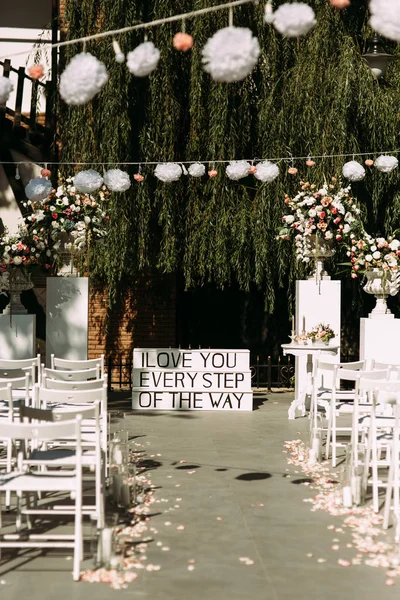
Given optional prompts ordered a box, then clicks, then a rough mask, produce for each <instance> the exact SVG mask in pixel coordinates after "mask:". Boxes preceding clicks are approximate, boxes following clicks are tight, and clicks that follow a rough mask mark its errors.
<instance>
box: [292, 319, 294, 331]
mask: <svg viewBox="0 0 400 600" xmlns="http://www.w3.org/2000/svg"><path fill="white" fill-rule="evenodd" d="M292 331H294V316H292Z"/></svg>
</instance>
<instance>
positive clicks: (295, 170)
mask: <svg viewBox="0 0 400 600" xmlns="http://www.w3.org/2000/svg"><path fill="white" fill-rule="evenodd" d="M288 173H289V175H297V173H298V170H297V169H296V167H289V168H288Z"/></svg>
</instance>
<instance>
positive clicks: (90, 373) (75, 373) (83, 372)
mask: <svg viewBox="0 0 400 600" xmlns="http://www.w3.org/2000/svg"><path fill="white" fill-rule="evenodd" d="M100 372H101V369H100V366H99V365H96V366H95V367H90V368H89V369H80V370H62V369H49V368H47V367H45V366H44V365H42V379H43V378H44V377H47V378H48V379H57V380H59V381H94V380H96V379H104V378H103V377H102V378H100Z"/></svg>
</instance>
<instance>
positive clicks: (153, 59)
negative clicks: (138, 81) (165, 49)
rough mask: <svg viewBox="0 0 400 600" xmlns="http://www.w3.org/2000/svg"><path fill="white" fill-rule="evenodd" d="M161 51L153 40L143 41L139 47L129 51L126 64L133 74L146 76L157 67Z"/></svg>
mask: <svg viewBox="0 0 400 600" xmlns="http://www.w3.org/2000/svg"><path fill="white" fill-rule="evenodd" d="M159 60H160V51H159V50H158V49H157V48H156V47H155V46H154V44H153V42H143V44H140V45H139V46H138V47H137V48H135V49H134V50H132V51H131V52H128V55H127V57H126V64H127V66H128V69H129V71H130V72H131V73H132V75H135V76H136V77H146V75H149V74H150V73H151V72H152V71H154V69H156V68H157V65H158V61H159Z"/></svg>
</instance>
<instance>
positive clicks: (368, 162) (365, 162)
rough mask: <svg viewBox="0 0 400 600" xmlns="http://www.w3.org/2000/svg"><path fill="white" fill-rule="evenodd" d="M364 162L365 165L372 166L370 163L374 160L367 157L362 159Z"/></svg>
mask: <svg viewBox="0 0 400 600" xmlns="http://www.w3.org/2000/svg"><path fill="white" fill-rule="evenodd" d="M364 164H365V166H366V167H372V165H373V164H374V161H373V160H372V158H367V160H366V161H364Z"/></svg>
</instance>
